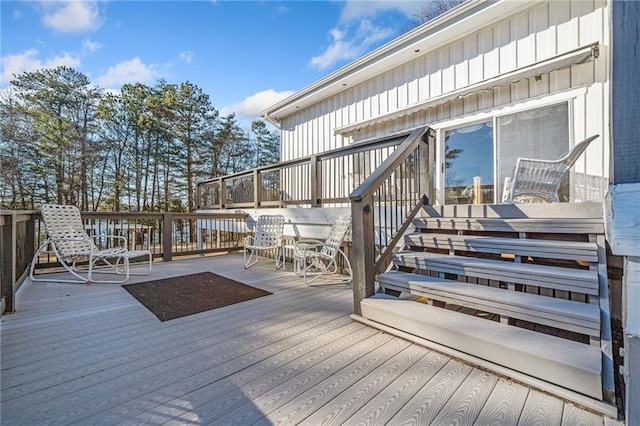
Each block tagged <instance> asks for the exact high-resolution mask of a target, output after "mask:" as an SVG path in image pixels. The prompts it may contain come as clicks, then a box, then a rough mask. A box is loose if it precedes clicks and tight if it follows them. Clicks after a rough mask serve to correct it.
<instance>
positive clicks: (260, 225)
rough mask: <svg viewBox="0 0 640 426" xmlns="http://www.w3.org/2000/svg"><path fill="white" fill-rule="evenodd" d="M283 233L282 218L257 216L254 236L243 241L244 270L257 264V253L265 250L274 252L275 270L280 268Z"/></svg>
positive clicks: (282, 262) (282, 255) (277, 216)
mask: <svg viewBox="0 0 640 426" xmlns="http://www.w3.org/2000/svg"><path fill="white" fill-rule="evenodd" d="M283 232H284V216H282V215H261V216H258V220H257V221H256V232H255V235H249V236H247V237H245V239H244V267H245V269H247V268H249V267H251V266H253V265H255V264H256V263H258V252H262V251H266V250H275V261H276V269H279V268H281V267H282V266H283V265H284V247H283V240H282V234H283Z"/></svg>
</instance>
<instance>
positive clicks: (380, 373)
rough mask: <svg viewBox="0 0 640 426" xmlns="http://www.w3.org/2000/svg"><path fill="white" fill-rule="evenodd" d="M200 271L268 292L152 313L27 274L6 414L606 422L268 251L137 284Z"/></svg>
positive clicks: (112, 419) (185, 263)
mask: <svg viewBox="0 0 640 426" xmlns="http://www.w3.org/2000/svg"><path fill="white" fill-rule="evenodd" d="M289 269H291V267H290V265H289ZM201 271H212V272H215V273H218V274H221V275H227V276H229V277H230V278H233V279H235V280H238V281H241V282H244V283H247V284H249V285H253V286H256V287H259V288H263V289H265V290H268V291H271V292H272V293H273V294H272V295H270V296H267V297H264V298H260V299H254V300H251V301H248V302H244V303H241V304H236V305H231V306H227V307H224V308H219V309H215V310H211V311H207V312H202V313H199V314H196V315H190V316H188V317H183V318H179V319H176V320H172V321H167V322H160V321H158V320H157V319H156V318H155V316H154V315H153V314H151V313H150V312H149V311H148V310H147V309H146V308H144V307H143V306H142V305H141V304H139V303H138V302H137V301H135V300H134V299H133V298H132V297H131V296H130V295H129V294H128V293H127V292H126V291H125V290H124V289H122V288H121V287H120V286H119V285H107V284H95V285H89V286H87V285H82V284H59V283H46V282H45V283H37V284H33V283H30V282H27V283H25V285H23V287H22V288H21V289H20V291H19V292H18V295H17V299H16V306H17V312H16V313H15V314H12V315H5V316H3V317H2V322H1V329H0V331H1V339H2V341H1V344H2V352H1V367H0V368H1V372H0V373H1V379H2V381H1V386H2V388H1V390H0V402H1V403H2V419H1V420H2V424H3V425H5V424H6V425H22V424H52V425H53V424H65V425H66V424H72V423H78V424H119V423H129V424H142V423H144V424H165V423H168V424H189V423H192V424H216V423H217V424H225V425H227V424H239V425H240V424H247V423H249V424H251V423H257V424H307V425H343V424H344V425H351V424H353V425H355V424H359V425H376V424H390V423H394V424H395V423H398V424H402V423H406V422H409V421H410V420H411V419H414V420H416V419H418V420H420V422H421V423H420V424H428V423H429V422H432V421H434V420H435V421H437V422H438V423H439V422H442V423H451V422H456V421H457V422H462V423H465V424H471V423H470V422H474V421H475V422H476V424H480V423H478V422H480V421H484V419H486V420H487V421H491V420H492V419H494V420H495V419H516V420H515V421H517V420H520V421H521V422H524V424H531V423H535V422H547V421H550V420H552V422H554V423H556V424H560V422H562V423H564V424H571V423H576V424H577V422H582V423H584V424H602V417H601V416H597V415H594V414H592V413H589V412H586V411H583V410H581V409H579V408H578V407H575V406H573V405H570V404H565V403H564V402H563V401H561V400H559V399H556V398H552V397H550V396H547V395H543V394H541V393H539V392H537V391H529V388H527V387H525V386H521V385H518V384H514V383H510V382H505V380H504V379H500V378H498V377H497V376H495V375H493V374H489V373H486V372H483V371H480V370H478V369H475V368H473V367H472V366H469V365H466V364H464V363H462V362H460V361H457V360H452V359H450V358H449V357H447V356H445V355H442V354H440V353H437V352H433V351H430V350H428V349H426V348H424V347H421V346H417V345H415V344H413V343H410V342H408V341H405V340H402V339H399V338H396V337H393V336H391V335H388V334H385V333H382V332H380V331H378V330H376V329H373V328H370V327H367V326H365V325H363V324H361V323H358V322H353V321H352V320H351V319H350V318H349V315H350V314H351V313H352V307H353V295H352V292H351V290H350V289H345V288H308V287H306V286H305V285H304V284H303V283H302V282H301V280H300V279H299V278H297V277H296V276H295V275H294V274H293V273H292V272H290V271H282V270H279V271H276V270H275V269H274V268H273V264H272V263H271V262H270V261H267V260H264V261H261V262H260V263H259V264H258V265H256V266H254V267H252V268H250V269H248V270H245V269H244V268H243V267H242V255H229V256H213V257H206V258H198V259H189V260H181V261H173V262H171V263H159V264H157V265H154V270H153V271H152V273H151V275H150V276H149V277H135V278H133V279H132V282H134V281H146V280H150V279H159V278H166V277H169V276H177V275H183V274H193V273H196V272H201ZM514 389H515V390H514ZM534 392H537V394H536V395H538V394H539V395H538V396H537V397H535V398H531V393H534ZM527 395H528V396H529V398H527ZM505 398H511V400H513V401H522V402H519V403H517V404H515V403H514V404H506V403H505V402H504V401H505ZM524 398H526V403H525V402H524ZM425 422H426V423H425Z"/></svg>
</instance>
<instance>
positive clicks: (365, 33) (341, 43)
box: [309, 20, 394, 70]
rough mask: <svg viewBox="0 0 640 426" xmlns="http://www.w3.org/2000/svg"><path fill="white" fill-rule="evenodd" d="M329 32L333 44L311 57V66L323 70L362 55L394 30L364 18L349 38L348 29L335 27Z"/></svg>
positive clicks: (389, 35)
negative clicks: (381, 26) (378, 25)
mask: <svg viewBox="0 0 640 426" xmlns="http://www.w3.org/2000/svg"><path fill="white" fill-rule="evenodd" d="M329 34H330V35H331V38H332V42H331V44H330V45H329V47H327V48H326V49H325V51H324V52H323V53H321V54H320V55H318V56H314V57H313V58H311V61H310V62H309V66H310V67H311V68H317V69H321V70H322V69H326V68H329V67H331V66H333V65H334V64H336V63H338V62H340V61H349V60H352V59H355V58H357V57H359V56H362V54H363V53H365V51H366V50H367V49H368V48H369V47H370V46H371V45H373V44H374V43H377V42H379V41H383V40H385V39H387V38H389V37H391V36H392V35H393V34H394V30H393V29H391V28H380V27H376V26H374V25H373V24H372V23H371V21H369V20H363V21H361V22H360V25H359V26H358V28H357V29H356V30H355V32H354V33H353V34H352V35H351V38H350V39H347V35H348V34H349V33H348V31H347V30H346V29H339V28H333V29H331V30H330V31H329Z"/></svg>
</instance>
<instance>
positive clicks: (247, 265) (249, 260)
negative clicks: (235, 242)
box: [244, 249, 258, 269]
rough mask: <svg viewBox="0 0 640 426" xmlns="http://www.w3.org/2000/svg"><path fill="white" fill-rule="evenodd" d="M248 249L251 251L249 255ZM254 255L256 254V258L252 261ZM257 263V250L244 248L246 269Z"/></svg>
mask: <svg viewBox="0 0 640 426" xmlns="http://www.w3.org/2000/svg"><path fill="white" fill-rule="evenodd" d="M247 251H248V252H249V254H248V255H247ZM254 256H255V260H253V261H252V260H251V259H252V258H254ZM256 263H258V254H257V253H256V250H255V249H244V269H249V268H250V267H252V266H253V265H255V264H256Z"/></svg>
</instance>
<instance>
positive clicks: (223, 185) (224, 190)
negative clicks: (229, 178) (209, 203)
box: [218, 178, 227, 209]
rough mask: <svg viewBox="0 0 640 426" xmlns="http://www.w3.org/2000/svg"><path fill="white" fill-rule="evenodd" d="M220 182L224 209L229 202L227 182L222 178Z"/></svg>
mask: <svg viewBox="0 0 640 426" xmlns="http://www.w3.org/2000/svg"><path fill="white" fill-rule="evenodd" d="M218 182H220V208H221V209H224V208H225V205H226V204H227V183H226V182H225V180H224V179H222V178H220V180H219V181H218Z"/></svg>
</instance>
